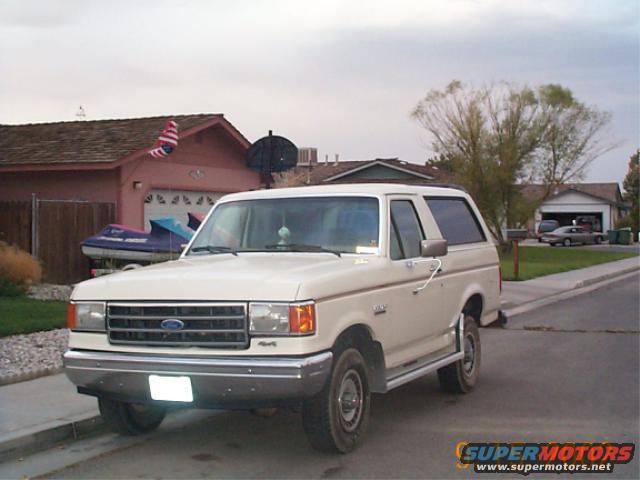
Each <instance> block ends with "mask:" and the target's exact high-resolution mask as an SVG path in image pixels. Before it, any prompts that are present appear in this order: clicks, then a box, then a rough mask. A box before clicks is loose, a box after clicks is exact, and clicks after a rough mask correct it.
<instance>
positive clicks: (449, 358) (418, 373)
mask: <svg viewBox="0 0 640 480" xmlns="http://www.w3.org/2000/svg"><path fill="white" fill-rule="evenodd" d="M463 358H464V352H455V353H452V354H450V355H446V356H444V357H441V358H439V359H438V360H436V361H434V362H430V363H428V364H426V365H423V366H422V367H418V368H416V369H415V370H411V371H410V372H407V373H403V374H402V375H399V376H397V377H395V378H392V379H390V380H387V390H393V389H394V388H396V387H399V386H400V385H404V384H405V383H409V382H411V381H413V380H415V379H416V378H420V377H422V376H424V375H426V374H427V373H431V372H434V371H436V370H438V369H439V368H442V367H444V366H445V365H449V364H450V363H453V362H457V361H458V360H462V359H463Z"/></svg>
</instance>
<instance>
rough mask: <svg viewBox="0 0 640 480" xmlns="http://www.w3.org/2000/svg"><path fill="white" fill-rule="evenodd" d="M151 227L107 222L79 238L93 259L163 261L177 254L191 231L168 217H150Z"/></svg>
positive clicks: (186, 241) (191, 233)
mask: <svg viewBox="0 0 640 480" xmlns="http://www.w3.org/2000/svg"><path fill="white" fill-rule="evenodd" d="M150 223H151V231H149V232H145V231H144V230H138V229H135V228H131V227H127V226H124V225H118V224H115V223H112V224H109V225H107V226H106V227H105V228H103V229H102V230H101V231H100V233H98V234H96V235H93V236H91V237H89V238H87V239H85V240H84V241H82V242H81V244H80V245H81V247H82V253H84V254H85V255H86V256H87V257H89V258H91V259H93V260H103V259H112V260H127V261H133V262H163V261H165V260H170V259H172V258H176V257H177V256H178V255H179V254H180V252H182V249H183V248H184V247H185V246H186V244H187V243H188V242H189V240H190V239H191V237H192V236H193V232H192V231H191V230H188V229H186V228H184V227H183V226H182V224H181V223H180V222H178V221H177V220H175V219H174V218H171V217H165V218H156V219H153V220H150Z"/></svg>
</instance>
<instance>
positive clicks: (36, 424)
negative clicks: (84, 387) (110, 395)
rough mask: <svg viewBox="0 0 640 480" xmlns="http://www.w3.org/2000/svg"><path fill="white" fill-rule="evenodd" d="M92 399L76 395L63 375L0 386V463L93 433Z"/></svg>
mask: <svg viewBox="0 0 640 480" xmlns="http://www.w3.org/2000/svg"><path fill="white" fill-rule="evenodd" d="M101 424H102V422H101V421H100V417H99V414H98V403H97V401H96V399H95V398H92V397H88V396H86V395H79V394H78V393H76V389H75V387H74V386H73V385H72V384H71V382H69V380H67V377H66V376H65V375H64V374H57V375H51V376H49V377H41V378H37V379H35V380H30V381H27V382H20V383H13V384H11V385H4V386H2V387H0V462H3V461H5V460H7V459H9V458H17V457H21V456H23V455H27V454H29V453H31V452H34V451H37V450H40V449H45V448H50V447H52V446H54V445H57V444H58V443H62V442H65V441H69V440H73V439H75V438H77V437H79V436H81V435H83V434H86V433H89V432H92V431H95V430H96V429H97V428H99V427H100V426H101Z"/></svg>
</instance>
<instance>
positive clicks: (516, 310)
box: [501, 267, 640, 318]
mask: <svg viewBox="0 0 640 480" xmlns="http://www.w3.org/2000/svg"><path fill="white" fill-rule="evenodd" d="M637 272H640V267H634V268H632V269H624V270H620V271H619V272H616V273H615V274H609V275H603V276H601V277H599V278H598V279H589V280H585V281H584V282H578V283H577V284H576V285H575V286H574V287H573V288H570V289H567V290H562V291H560V292H556V293H553V294H551V295H547V296H546V297H541V298H538V299H536V300H532V301H529V302H526V303H521V304H519V305H511V306H510V304H508V303H506V304H503V305H502V306H501V308H502V309H503V310H504V312H505V313H506V314H507V316H508V318H512V317H516V316H518V315H521V314H523V313H527V312H529V311H531V310H533V309H535V308H540V307H544V306H546V305H550V304H553V303H556V302H559V301H562V300H567V299H569V298H573V297H576V296H578V295H582V294H584V293H588V292H591V291H593V290H597V289H598V288H601V287H603V286H606V285H608V284H609V283H613V282H616V281H618V280H624V279H626V278H628V277H631V276H632V275H634V274H636V273H637Z"/></svg>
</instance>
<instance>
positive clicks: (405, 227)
mask: <svg viewBox="0 0 640 480" xmlns="http://www.w3.org/2000/svg"><path fill="white" fill-rule="evenodd" d="M390 229H391V232H390V240H391V241H390V245H389V255H390V256H391V259H392V260H401V259H403V258H416V257H419V256H420V242H421V241H422V240H424V232H423V231H422V227H421V225H420V220H419V219H418V214H417V213H416V210H415V207H414V206H413V202H412V201H411V200H392V201H391V225H390Z"/></svg>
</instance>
